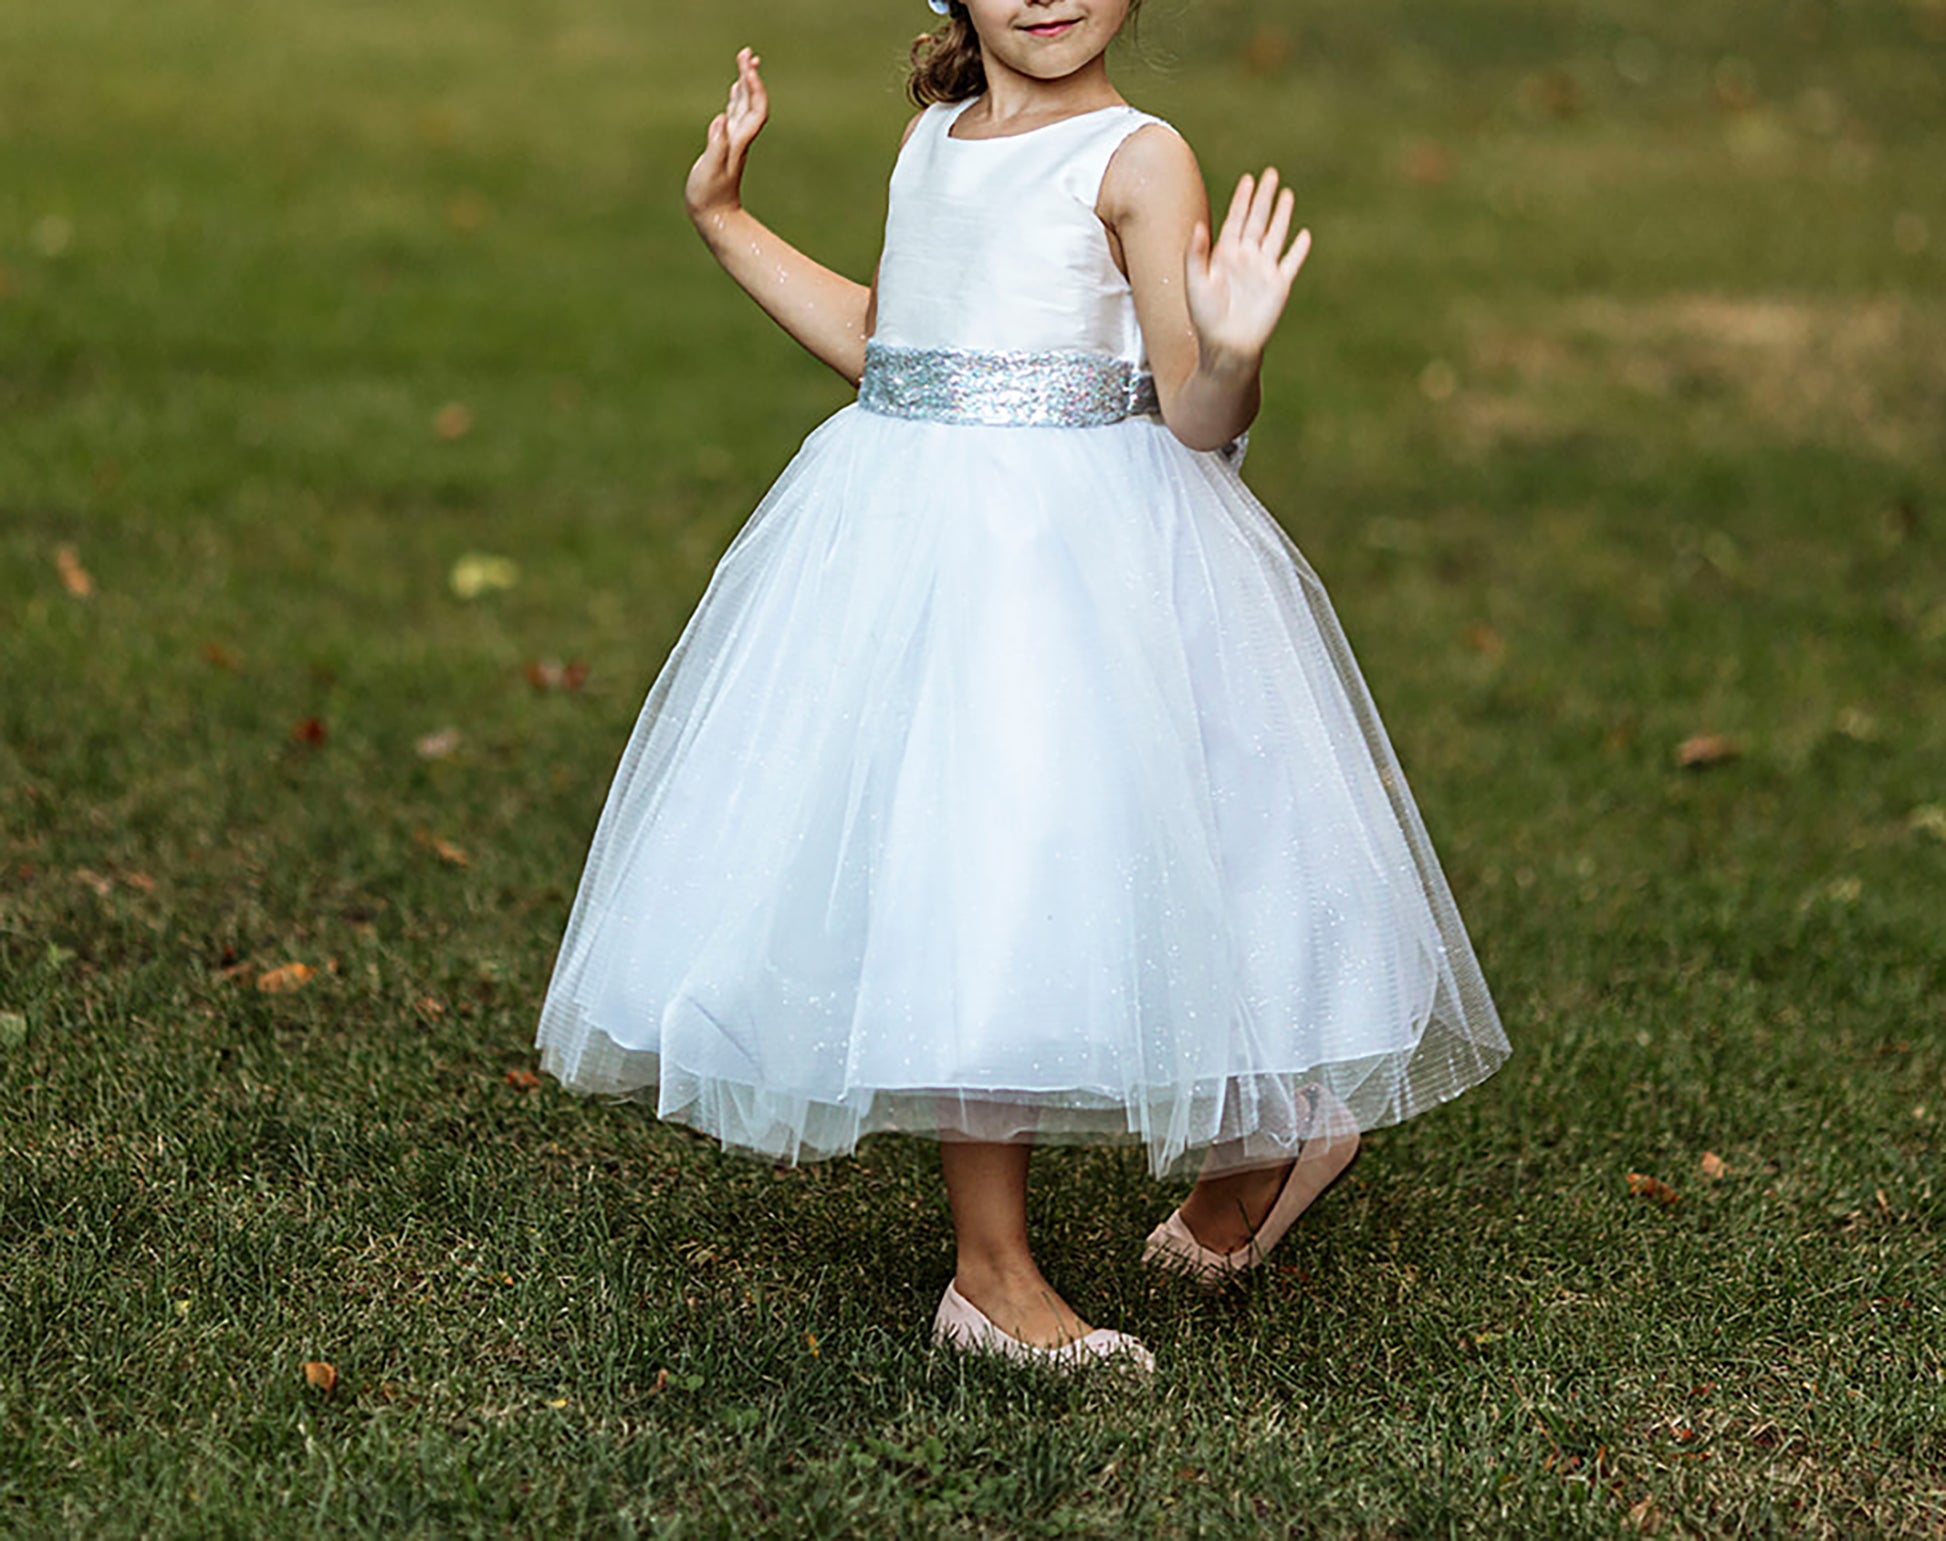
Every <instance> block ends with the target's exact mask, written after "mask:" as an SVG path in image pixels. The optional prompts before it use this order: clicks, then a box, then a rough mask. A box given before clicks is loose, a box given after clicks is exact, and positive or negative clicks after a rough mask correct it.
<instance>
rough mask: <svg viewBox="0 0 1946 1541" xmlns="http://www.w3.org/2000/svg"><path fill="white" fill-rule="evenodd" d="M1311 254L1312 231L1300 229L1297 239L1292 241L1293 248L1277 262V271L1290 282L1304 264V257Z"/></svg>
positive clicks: (1285, 280)
mask: <svg viewBox="0 0 1946 1541" xmlns="http://www.w3.org/2000/svg"><path fill="white" fill-rule="evenodd" d="M1310 255H1311V232H1310V231H1308V230H1300V231H1298V233H1297V239H1296V240H1295V241H1293V242H1291V249H1290V250H1289V251H1288V252H1286V253H1285V254H1284V260H1283V261H1282V262H1280V263H1278V264H1277V271H1278V272H1279V273H1281V274H1282V275H1283V278H1284V282H1285V283H1290V282H1292V281H1293V280H1294V279H1295V278H1296V277H1297V273H1298V269H1299V268H1301V267H1303V266H1304V259H1305V258H1306V257H1308V256H1310Z"/></svg>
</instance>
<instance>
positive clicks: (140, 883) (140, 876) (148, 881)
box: [122, 872, 155, 894]
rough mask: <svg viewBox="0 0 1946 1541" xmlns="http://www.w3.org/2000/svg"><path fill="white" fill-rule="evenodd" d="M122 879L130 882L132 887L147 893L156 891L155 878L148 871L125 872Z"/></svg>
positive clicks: (129, 884)
mask: <svg viewBox="0 0 1946 1541" xmlns="http://www.w3.org/2000/svg"><path fill="white" fill-rule="evenodd" d="M122 881H123V882H124V883H126V884H128V886H129V887H130V888H139V889H141V890H142V892H143V893H145V894H152V893H154V892H155V879H154V878H152V877H150V876H149V875H148V873H146V872H124V873H123V874H122Z"/></svg>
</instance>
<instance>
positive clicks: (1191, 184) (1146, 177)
mask: <svg viewBox="0 0 1946 1541" xmlns="http://www.w3.org/2000/svg"><path fill="white" fill-rule="evenodd" d="M1136 112H1137V116H1138V117H1139V118H1140V120H1141V121H1139V122H1136V123H1134V124H1133V126H1132V127H1131V128H1130V130H1129V132H1128V133H1127V134H1126V135H1125V136H1124V137H1123V138H1122V139H1121V141H1120V142H1119V143H1118V144H1117V145H1116V146H1115V150H1114V153H1113V154H1111V155H1110V156H1109V157H1108V165H1107V166H1106V168H1105V169H1104V170H1103V172H1102V177H1101V194H1100V197H1099V198H1098V200H1097V201H1096V209H1097V211H1098V212H1099V213H1100V214H1101V215H1102V217H1103V218H1104V219H1107V220H1108V221H1109V223H1110V224H1118V223H1120V221H1121V220H1122V219H1124V218H1127V217H1128V216H1130V215H1139V214H1140V213H1141V211H1142V209H1143V208H1144V206H1147V205H1153V204H1155V203H1156V202H1158V201H1161V202H1166V203H1172V204H1173V203H1180V202H1181V201H1182V200H1183V199H1184V198H1185V197H1187V196H1188V195H1189V194H1190V193H1191V191H1192V190H1196V191H1200V190H1201V188H1202V185H1203V170H1202V167H1201V166H1200V165H1198V164H1197V161H1196V152H1195V151H1194V150H1192V149H1190V147H1189V141H1188V140H1187V139H1185V138H1183V136H1182V134H1181V133H1180V132H1179V131H1178V130H1177V128H1176V126H1175V125H1174V124H1173V123H1170V122H1168V121H1166V120H1165V119H1162V118H1158V117H1155V116H1154V115H1153V114H1151V113H1146V112H1141V111H1140V110H1139V109H1136Z"/></svg>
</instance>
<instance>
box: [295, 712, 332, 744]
mask: <svg viewBox="0 0 1946 1541" xmlns="http://www.w3.org/2000/svg"><path fill="white" fill-rule="evenodd" d="M324 740H325V728H324V719H323V718H322V717H300V718H299V719H298V720H297V721H296V722H295V723H293V724H292V725H291V742H292V743H293V744H322V743H323V742H324Z"/></svg>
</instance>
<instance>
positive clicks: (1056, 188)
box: [873, 102, 1162, 367]
mask: <svg viewBox="0 0 1946 1541" xmlns="http://www.w3.org/2000/svg"><path fill="white" fill-rule="evenodd" d="M968 105H970V104H968V103H958V102H956V103H950V104H948V103H935V104H934V105H933V106H931V107H928V108H927V109H926V111H925V112H924V113H923V114H922V115H921V116H920V119H919V122H918V124H917V126H916V127H915V128H914V129H913V131H912V134H911V137H910V138H908V139H907V140H906V143H905V146H904V148H903V149H901V150H900V152H899V158H898V162H897V164H896V165H895V166H894V167H893V171H892V185H891V193H890V199H889V207H888V209H887V212H886V219H885V249H884V254H883V256H882V257H881V258H880V261H879V272H878V322H877V329H876V330H875V331H874V333H873V341H874V342H876V343H878V344H880V345H881V346H888V347H897V348H919V349H980V350H985V351H992V352H1021V353H1036V354H1039V353H1091V354H1101V355H1106V356H1108V357H1111V358H1117V359H1124V360H1127V361H1128V362H1129V363H1131V364H1133V365H1136V366H1137V367H1141V366H1143V365H1144V364H1145V355H1144V351H1143V347H1142V333H1141V329H1140V327H1139V326H1138V325H1137V324H1136V319H1135V302H1134V297H1133V295H1132V294H1131V292H1130V290H1129V285H1128V280H1127V279H1126V278H1125V277H1123V276H1122V273H1121V271H1120V269H1118V268H1117V267H1116V266H1115V261H1114V258H1113V257H1112V256H1111V255H1110V254H1109V248H1108V232H1107V229H1106V227H1104V226H1103V224H1102V222H1101V219H1100V217H1099V216H1098V215H1097V214H1096V213H1095V200H1096V198H1097V197H1098V195H1099V194H1100V191H1101V181H1102V177H1103V175H1104V173H1105V172H1106V171H1107V169H1108V162H1109V160H1110V158H1111V157H1113V155H1114V153H1115V151H1116V149H1117V148H1118V147H1119V146H1120V145H1121V143H1122V141H1123V140H1124V139H1126V138H1127V137H1128V136H1129V135H1130V134H1132V133H1134V132H1135V130H1136V129H1138V128H1140V127H1142V126H1143V125H1144V124H1147V123H1160V122H1161V121H1162V120H1161V119H1159V118H1155V117H1151V116H1150V115H1149V114H1147V113H1144V112H1139V111H1137V110H1136V109H1135V108H1133V107H1129V106H1114V107H1103V108H1100V109H1098V110H1097V111H1094V112H1087V113H1080V114H1077V115H1076V116H1074V117H1071V118H1064V119H1062V120H1061V121H1060V122H1058V123H1050V124H1046V125H1044V126H1043V127H1041V128H1037V129H1030V130H1028V131H1027V132H1026V133H1024V134H1012V135H1008V136H1006V137H1003V138H999V139H954V138H953V137H952V136H951V135H949V134H948V133H947V129H948V128H950V127H951V125H952V124H953V122H954V120H955V119H957V118H958V117H959V115H960V114H961V113H962V112H964V111H965V110H966V108H967V106H968Z"/></svg>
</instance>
